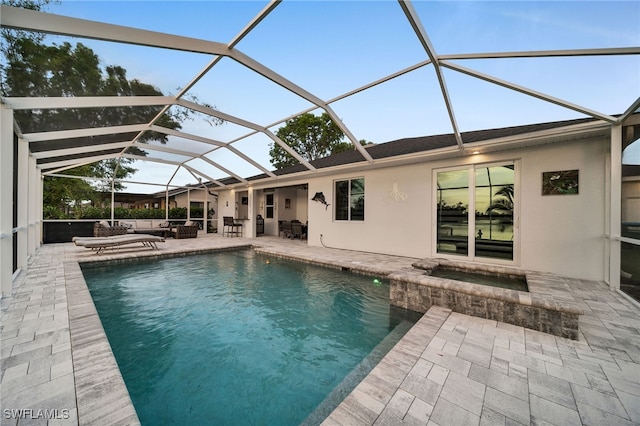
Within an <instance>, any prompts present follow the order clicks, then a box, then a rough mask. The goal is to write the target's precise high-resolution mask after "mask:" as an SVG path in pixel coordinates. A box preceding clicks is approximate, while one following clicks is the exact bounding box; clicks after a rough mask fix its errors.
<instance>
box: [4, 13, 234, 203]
mask: <svg viewBox="0 0 640 426" xmlns="http://www.w3.org/2000/svg"><path fill="white" fill-rule="evenodd" d="M51 2H52V1H50V0H2V3H3V4H9V5H11V6H16V7H24V8H28V9H33V10H41V9H43V8H44V7H45V6H47V5H48V4H49V3H51ZM44 40H45V36H44V35H43V34H39V33H33V32H26V31H15V30H10V29H6V28H3V29H2V46H1V50H2V53H3V56H4V57H3V61H2V64H1V68H0V70H1V71H2V75H1V77H2V78H1V81H0V84H1V92H2V94H3V95H5V96H14V97H18V96H25V97H46V96H57V97H67V96H69V97H70V96H162V95H163V93H162V92H161V91H160V90H159V89H157V88H156V87H154V86H152V85H150V84H147V83H143V82H141V81H139V80H137V79H131V80H129V79H128V78H127V72H126V70H125V69H124V68H123V67H121V66H117V65H110V66H107V67H106V68H105V69H104V71H103V69H102V68H101V67H100V59H99V58H98V55H96V54H95V53H94V52H93V50H92V49H90V48H89V47H87V46H85V45H83V44H82V43H77V44H76V45H75V46H74V45H72V44H70V43H67V42H65V43H62V44H60V45H57V44H55V43H54V44H52V45H46V44H44ZM192 99H196V98H195V97H192ZM204 105H205V106H208V107H211V106H210V105H207V104H204ZM212 108H213V107H212ZM161 109H162V107H161V106H143V107H113V108H106V107H103V108H78V109H45V110H27V111H15V113H14V114H15V115H14V117H15V119H16V121H17V122H18V123H19V125H20V126H21V130H22V132H23V133H32V132H42V131H56V130H68V129H78V128H87V127H109V126H119V125H126V124H140V123H148V122H150V121H151V120H152V119H154V118H155V117H156V116H157V115H158V114H159V113H160V111H161ZM195 114H197V113H194V112H193V111H189V110H186V109H180V108H173V109H170V110H168V111H167V112H165V113H164V114H163V115H162V116H160V117H159V118H158V120H157V121H156V122H155V124H157V125H160V126H163V127H166V128H169V129H173V130H177V129H180V128H181V124H180V123H181V122H182V121H184V120H185V119H193V115H195ZM207 121H208V122H209V123H210V124H215V125H217V124H221V123H222V120H219V119H216V118H211V117H208V118H207ZM136 136H137V133H129V134H112V135H101V136H94V137H83V138H75V139H68V140H65V141H53V142H40V143H39V146H41V147H44V148H47V144H50V145H51V147H53V148H55V149H64V148H73V147H78V146H86V145H97V144H101V143H106V142H117V141H126V140H131V139H132V138H134V137H136ZM137 140H138V141H139V142H143V143H144V142H150V141H156V142H160V143H166V142H167V140H168V136H167V135H166V134H164V133H157V132H150V131H147V132H144V133H143V134H142V136H140V137H139V138H138V139H137ZM127 152H128V153H130V154H137V155H141V156H144V155H146V152H145V151H143V150H141V149H139V148H137V147H130V148H128V150H127ZM134 161H135V160H132V159H127V158H120V159H118V160H116V159H109V160H103V161H100V162H97V163H94V164H91V165H89V166H81V167H77V168H74V169H70V170H67V171H66V172H65V173H66V174H69V175H83V176H90V177H94V178H98V179H99V180H98V181H97V183H96V184H94V188H95V189H98V190H105V189H107V190H110V189H111V181H112V179H114V178H115V179H124V178H126V177H128V176H130V175H132V174H133V173H135V171H136V169H135V168H134V167H133V166H132V163H133V162H134ZM70 181H75V182H70ZM90 187H91V185H89V184H88V183H87V182H85V181H82V180H78V179H65V178H58V177H47V178H46V179H45V188H46V189H49V190H51V192H48V193H47V195H46V197H45V199H44V203H45V206H46V205H51V206H56V208H60V209H61V210H62V211H65V210H66V208H65V207H64V206H68V205H69V203H78V202H79V200H82V199H84V200H87V199H91V198H92V197H90V196H89V194H88V188H90ZM115 189H116V190H121V189H124V187H123V185H122V184H121V183H119V182H116V183H115Z"/></svg>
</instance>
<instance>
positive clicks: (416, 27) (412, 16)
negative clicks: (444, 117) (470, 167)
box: [398, 0, 464, 150]
mask: <svg viewBox="0 0 640 426" xmlns="http://www.w3.org/2000/svg"><path fill="white" fill-rule="evenodd" d="M398 3H400V7H401V8H402V10H403V11H404V14H405V15H406V17H407V19H408V20H409V23H410V24H411V27H412V28H413V31H414V32H415V33H416V36H418V40H420V43H421V44H422V47H423V48H424V50H425V52H427V55H428V56H429V59H430V60H431V62H432V63H433V69H434V70H435V72H436V77H437V78H438V83H439V84H440V90H441V91H442V98H443V99H444V104H445V106H446V107H447V112H448V113H449V120H450V121H451V127H452V128H453V134H454V136H455V138H456V142H457V143H458V148H459V149H460V150H464V145H463V143H462V137H461V136H460V130H459V128H458V122H457V121H456V117H455V114H454V112H453V105H452V104H451V98H450V97H449V91H448V90H447V85H446V83H445V80H444V75H443V74H442V69H441V67H440V62H439V61H440V59H439V58H438V55H437V53H436V51H435V49H434V48H433V46H432V45H431V41H430V40H429V36H428V35H427V32H426V31H425V29H424V27H423V26H422V22H420V18H419V17H418V14H417V13H416V10H415V9H414V8H413V5H412V4H411V2H409V1H405V0H398Z"/></svg>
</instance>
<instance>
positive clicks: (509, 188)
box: [486, 184, 514, 216]
mask: <svg viewBox="0 0 640 426" xmlns="http://www.w3.org/2000/svg"><path fill="white" fill-rule="evenodd" d="M513 195H514V192H513V185H511V184H509V185H505V186H503V187H502V188H500V189H499V190H498V191H496V193H495V195H494V198H493V200H492V201H491V205H490V206H489V207H488V208H487V211H486V213H487V214H489V213H496V214H500V215H507V216H511V215H513Z"/></svg>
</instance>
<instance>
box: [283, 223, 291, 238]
mask: <svg viewBox="0 0 640 426" xmlns="http://www.w3.org/2000/svg"><path fill="white" fill-rule="evenodd" d="M292 234H293V230H292V229H291V222H289V221H285V222H282V237H283V238H289V237H290V236H291V235H292Z"/></svg>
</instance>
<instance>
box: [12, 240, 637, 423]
mask: <svg viewBox="0 0 640 426" xmlns="http://www.w3.org/2000/svg"><path fill="white" fill-rule="evenodd" d="M250 245H254V246H259V247H260V250H265V251H267V252H269V253H273V254H274V255H281V256H287V257H293V258H298V259H302V260H305V261H313V262H316V263H321V264H327V265H337V266H339V267H343V268H349V269H353V270H362V271H365V272H369V273H373V274H379V275H384V274H389V273H391V272H394V271H398V270H401V269H404V268H409V267H410V265H411V263H412V262H413V261H415V259H410V258H402V257H395V256H385V255H377V254H371V253H361V252H354V251H348V250H335V249H327V248H322V247H308V246H307V245H306V243H305V242H300V241H290V240H281V239H279V238H275V237H273V238H272V237H261V238H258V239H253V240H249V239H244V238H223V237H221V236H219V235H217V234H209V235H201V236H199V237H198V238H196V239H187V240H175V241H174V240H171V239H169V240H167V242H166V243H164V244H160V249H159V250H157V251H150V250H141V249H137V248H132V247H128V248H125V249H121V250H114V251H111V252H109V253H107V254H105V255H102V256H100V257H97V256H95V255H94V254H92V253H91V252H90V251H89V250H87V249H84V248H81V247H76V246H74V245H73V244H51V245H45V246H43V247H42V248H40V250H39V251H38V253H37V254H36V255H35V256H34V257H33V258H32V259H31V260H30V264H29V269H28V270H27V271H26V272H24V273H22V274H20V275H19V276H18V278H17V279H16V281H15V283H14V293H13V295H12V296H11V297H6V298H3V299H2V313H1V317H0V319H1V321H0V322H1V325H0V330H1V333H2V334H1V373H0V374H1V376H0V386H1V388H0V389H1V391H0V392H1V395H0V396H1V406H2V417H1V418H0V421H1V424H2V425H5V424H7V425H9V424H13V425H15V424H50V425H58V424H60V425H64V424H74V425H76V424H81V425H87V424H98V425H106V424H118V425H122V424H138V419H137V416H136V414H135V410H134V409H133V406H132V405H131V402H130V399H129V396H128V393H127V391H126V387H125V386H124V383H123V381H122V378H121V376H120V373H119V371H118V369H117V364H116V363H115V360H114V358H113V355H112V353H111V349H110V347H109V345H108V342H107V340H106V338H105V336H104V332H103V331H102V326H101V324H100V321H99V318H98V317H97V314H96V312H95V308H94V306H93V302H92V301H91V298H90V296H89V294H88V291H87V289H86V285H85V284H84V279H83V278H82V274H81V272H80V268H79V266H78V262H85V261H96V260H100V261H105V260H115V259H122V258H131V257H141V256H150V255H151V256H153V255H158V254H161V255H166V254H171V253H183V252H193V251H199V250H211V249H224V248H227V247H241V246H250ZM565 282H566V285H567V287H568V288H570V291H571V292H572V296H573V298H574V299H575V300H576V301H578V303H579V304H580V307H581V308H582V309H583V311H584V312H585V314H584V315H583V316H582V317H581V318H580V336H579V337H580V338H579V340H578V341H572V340H568V339H563V338H560V337H555V336H551V335H547V334H543V333H540V332H536V331H531V330H528V329H524V328H522V327H516V326H513V325H509V324H505V323H500V322H496V321H490V320H485V319H480V318H474V317H469V316H465V315H461V314H457V313H452V312H451V311H449V310H447V309H444V308H437V307H433V308H431V309H430V310H429V311H428V312H427V313H426V314H425V315H424V316H423V317H422V319H421V320H420V321H419V322H418V323H417V324H416V325H415V326H414V327H413V328H412V329H411V330H410V331H409V332H408V333H407V334H406V335H405V337H404V338H403V339H402V340H401V341H400V342H399V343H398V344H397V345H396V346H395V347H394V348H393V349H392V350H391V351H390V352H389V353H388V354H387V356H386V357H385V358H384V359H383V360H382V361H381V362H380V363H379V364H378V365H377V366H376V367H375V368H374V369H373V371H371V373H370V374H369V375H368V376H367V377H366V378H365V379H364V380H363V381H362V382H361V383H360V384H359V385H358V387H357V388H356V389H355V390H354V391H353V392H352V393H351V394H350V395H349V396H348V397H347V398H346V399H345V400H344V401H343V402H342V404H341V405H340V406H339V407H338V408H337V409H336V410H335V411H334V412H333V413H332V414H331V415H330V416H329V417H328V418H327V419H326V420H325V422H324V424H326V425H339V424H343V425H367V424H370V425H373V424H375V425H401V424H411V425H414V424H422V425H427V424H428V425H441V426H444V425H461V424H465V425H474V424H475V425H489V424H500V425H508V424H541V425H542V424H549V425H571V424H578V425H579V424H595V425H634V424H636V425H638V424H640V308H638V307H637V306H636V305H634V304H632V303H631V302H629V301H628V300H627V299H625V298H624V297H622V296H621V295H619V294H617V293H615V292H611V291H610V290H609V289H608V288H607V287H606V286H605V285H604V284H603V283H599V282H590V281H583V280H571V279H566V280H565ZM19 417H21V419H20V420H18V418H19ZM47 419H49V420H47Z"/></svg>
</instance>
